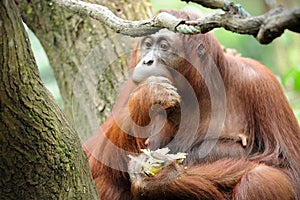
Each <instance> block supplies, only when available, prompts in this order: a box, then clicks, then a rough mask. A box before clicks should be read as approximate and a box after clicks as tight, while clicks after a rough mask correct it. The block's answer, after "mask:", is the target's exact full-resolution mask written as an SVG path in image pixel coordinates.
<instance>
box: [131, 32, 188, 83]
mask: <svg viewBox="0 0 300 200" xmlns="http://www.w3.org/2000/svg"><path fill="white" fill-rule="evenodd" d="M181 43H182V42H181V40H178V36H177V34H176V33H174V32H172V31H168V30H166V29H162V30H160V31H159V32H158V33H156V34H154V35H150V36H147V37H145V38H143V40H142V41H141V43H140V54H139V60H140V62H139V63H138V64H137V66H136V67H135V69H134V71H133V76H132V80H133V81H134V82H135V83H137V84H138V83H140V82H142V81H143V80H145V79H147V78H148V77H150V76H162V77H166V78H168V79H169V80H170V81H172V75H171V73H170V70H168V68H169V67H170V68H174V66H175V64H176V61H177V60H178V58H180V55H178V52H182V51H181V49H182V44H181Z"/></svg>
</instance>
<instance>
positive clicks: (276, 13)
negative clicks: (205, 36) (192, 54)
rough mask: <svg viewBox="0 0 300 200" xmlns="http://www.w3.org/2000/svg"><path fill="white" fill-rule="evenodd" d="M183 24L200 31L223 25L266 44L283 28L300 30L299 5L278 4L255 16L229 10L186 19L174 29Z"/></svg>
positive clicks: (278, 34) (204, 31) (203, 31)
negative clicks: (197, 18) (283, 5)
mask: <svg viewBox="0 0 300 200" xmlns="http://www.w3.org/2000/svg"><path fill="white" fill-rule="evenodd" d="M184 25H187V26H195V27H196V28H197V29H198V30H199V31H198V32H201V33H206V32H209V31H211V30H212V29H214V28H220V27H223V28H225V29H226V30H229V31H232V32H235V33H240V34H248V35H253V36H254V37H256V39H257V40H258V41H259V42H260V43H262V44H268V43H270V42H272V41H273V40H274V39H275V38H277V37H279V36H280V35H281V34H282V33H283V32H284V30H285V29H288V30H291V31H294V32H298V33H299V32H300V28H299V27H300V7H297V8H294V9H288V8H284V7H282V6H279V7H276V8H274V9H272V10H270V11H269V12H267V13H265V14H264V15H260V16H256V17H241V16H240V15H239V14H236V13H233V12H231V11H230V10H229V11H228V12H225V13H215V14H212V15H209V16H207V17H204V18H200V19H199V20H197V21H186V22H185V23H182V24H181V25H179V26H178V27H176V30H178V31H180V30H181V29H182V28H181V26H184ZM185 29H188V28H185Z"/></svg>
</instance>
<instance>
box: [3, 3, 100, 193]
mask: <svg viewBox="0 0 300 200" xmlns="http://www.w3.org/2000/svg"><path fill="white" fill-rule="evenodd" d="M53 22H54V21H53ZM57 23H58V25H59V23H60V22H59V21H57ZM58 25H57V26H58ZM45 26H46V25H45ZM52 34H54V35H55V33H52ZM0 37H1V39H0V44H1V45H0V83H1V84H0V132H1V135H0V148H1V151H0V160H1V162H0V168H1V181H0V188H1V189H0V197H1V199H71V198H76V199H97V198H98V193H97V190H96V188H95V185H94V184H93V181H92V177H91V174H90V171H89V168H88V164H87V160H86V157H85V155H84V153H83V151H82V150H81V145H80V142H79V138H78V136H77V134H76V133H75V131H74V129H73V128H72V127H71V126H70V125H69V124H68V122H67V120H66V118H65V117H64V115H63V114H62V112H61V110H60V108H59V107H58V105H57V104H56V102H55V100H54V98H53V97H52V96H51V95H50V93H49V92H48V91H47V90H46V88H45V87H44V86H43V84H42V82H41V80H40V77H39V73H38V68H37V66H36V63H35V61H34V58H33V54H32V52H31V49H30V46H29V42H28V41H29V40H28V37H27V34H26V32H25V29H24V27H23V24H22V21H21V17H20V14H19V13H18V9H17V7H16V5H15V2H14V1H10V0H7V1H0ZM51 42H54V41H51ZM68 50H69V49H68ZM71 52H73V51H72V50H71ZM53 54H54V53H53Z"/></svg>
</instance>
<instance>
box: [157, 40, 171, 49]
mask: <svg viewBox="0 0 300 200" xmlns="http://www.w3.org/2000/svg"><path fill="white" fill-rule="evenodd" d="M159 48H160V49H161V50H163V51H167V50H168V49H169V48H170V45H169V43H168V42H167V41H161V42H160V44H159Z"/></svg>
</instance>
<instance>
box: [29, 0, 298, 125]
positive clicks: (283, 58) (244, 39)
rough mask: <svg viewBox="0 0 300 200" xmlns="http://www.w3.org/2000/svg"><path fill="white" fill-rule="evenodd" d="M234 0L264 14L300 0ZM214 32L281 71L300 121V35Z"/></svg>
mask: <svg viewBox="0 0 300 200" xmlns="http://www.w3.org/2000/svg"><path fill="white" fill-rule="evenodd" d="M151 1H152V5H153V12H154V13H155V12H156V11H158V10H159V9H162V8H164V9H166V8H173V9H187V10H190V11H194V12H197V13H202V15H206V14H207V13H209V12H216V11H215V10H210V9H205V8H202V7H200V6H198V5H196V4H191V3H190V4H186V3H184V2H180V1H179V0H177V1H174V0H164V1H162V0H151ZM234 2H237V3H240V4H241V5H242V6H243V7H244V8H245V9H246V10H247V11H248V12H249V13H250V14H251V15H260V14H263V13H265V12H266V11H268V10H269V9H270V8H272V7H274V6H276V5H278V4H282V5H284V6H285V7H295V6H299V3H298V2H297V0H283V1H272V0H265V1H264V0H252V1H246V0H240V1H236V0H235V1H234ZM28 32H29V37H30V39H31V43H32V48H33V51H34V55H35V57H36V60H37V64H38V66H39V69H40V73H41V77H42V79H43V81H44V83H45V84H46V87H47V88H48V89H49V90H50V91H51V92H52V93H53V95H54V97H55V99H56V100H57V101H58V103H59V104H60V106H61V107H63V103H62V100H61V98H60V94H59V89H58V87H57V85H56V81H55V79H54V76H53V73H52V70H51V67H50V66H49V61H48V59H47V57H46V55H45V52H44V50H43V48H42V47H41V45H40V43H39V41H38V40H37V39H36V38H35V37H34V35H33V33H32V32H30V30H28ZM213 32H214V34H215V35H216V36H217V38H218V39H219V41H220V42H221V44H223V45H224V46H225V47H228V48H234V49H236V50H238V51H239V52H240V53H241V54H242V55H243V56H245V57H251V58H254V59H256V60H258V61H260V62H261V63H263V64H264V65H266V66H267V67H269V68H270V69H271V70H272V71H273V72H274V74H276V75H277V77H278V79H279V80H280V81H281V83H282V85H283V88H284V90H285V93H286V96H287V98H288V99H289V101H290V103H291V105H292V107H293V109H294V112H295V114H296V116H297V118H298V121H299V122H300V35H299V34H296V33H292V32H289V31H286V32H285V33H284V34H283V35H282V36H281V37H280V38H278V39H276V40H275V41H273V42H272V43H271V44H269V45H261V44H259V43H258V42H257V41H256V40H255V39H254V38H252V37H251V36H249V35H239V34H235V33H231V32H228V31H225V30H223V29H217V30H214V31H213ZM274 109H276V108H274ZM277 109H280V108H277Z"/></svg>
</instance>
